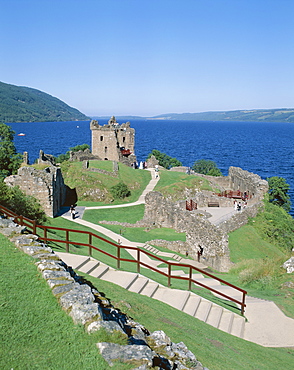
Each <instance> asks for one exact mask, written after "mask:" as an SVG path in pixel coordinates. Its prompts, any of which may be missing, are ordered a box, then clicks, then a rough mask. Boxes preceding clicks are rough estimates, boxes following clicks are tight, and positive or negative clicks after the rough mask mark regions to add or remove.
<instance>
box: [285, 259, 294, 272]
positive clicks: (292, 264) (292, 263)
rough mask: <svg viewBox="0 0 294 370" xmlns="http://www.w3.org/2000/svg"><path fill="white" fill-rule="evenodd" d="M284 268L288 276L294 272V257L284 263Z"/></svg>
mask: <svg viewBox="0 0 294 370" xmlns="http://www.w3.org/2000/svg"><path fill="white" fill-rule="evenodd" d="M283 268H284V269H285V270H286V271H287V273H288V274H291V273H292V272H294V257H290V258H289V259H288V260H287V261H286V262H284V263H283Z"/></svg>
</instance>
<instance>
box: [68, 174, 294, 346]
mask: <svg viewBox="0 0 294 370" xmlns="http://www.w3.org/2000/svg"><path fill="white" fill-rule="evenodd" d="M157 181H158V179H156V178H155V177H154V173H153V177H152V179H151V181H150V183H149V184H148V186H147V187H146V189H145V190H144V192H143V194H142V195H141V196H140V198H139V200H138V201H137V202H134V203H129V204H128V205H125V204H124V205H117V206H103V207H86V209H102V208H118V207H126V206H128V207H130V206H132V205H137V204H143V203H144V199H145V195H146V194H147V193H148V192H149V191H152V190H153V189H154V187H155V185H156V183H157ZM84 209H85V208H84ZM84 209H83V210H84ZM83 210H81V209H79V207H77V211H78V212H79V213H78V214H77V217H76V218H75V220H73V222H76V223H79V224H81V225H84V226H88V227H90V228H92V229H94V230H96V231H98V232H100V233H102V234H104V235H106V236H108V237H109V238H111V239H113V240H114V241H118V240H119V241H120V242H121V243H122V244H123V245H125V246H135V247H146V244H144V243H136V242H131V241H129V240H128V239H126V238H124V237H123V236H121V235H119V234H116V233H114V232H112V231H110V230H108V229H106V228H105V227H103V226H100V225H96V224H93V223H91V222H88V221H85V220H82V213H83ZM205 210H206V211H208V212H209V213H211V214H213V215H212V217H211V219H210V220H211V221H212V222H213V223H214V222H217V220H219V219H220V218H222V217H224V216H225V217H226V215H229V214H233V213H234V212H232V209H226V208H217V209H216V208H213V209H210V208H206V209H205ZM63 217H65V218H67V219H70V214H69V212H68V213H64V214H63ZM130 254H131V255H133V257H134V258H135V259H136V252H135V254H134V252H132V253H130ZM171 255H172V253H171ZM65 257H66V256H65V255H64V258H65ZM142 257H143V256H142ZM70 258H72V257H70ZM142 261H143V262H145V263H147V264H151V265H153V266H154V267H156V268H158V265H159V264H160V262H159V261H156V260H152V259H150V258H149V257H148V256H145V255H144V257H143V258H142ZM65 262H66V261H65ZM181 262H184V263H187V264H188V263H193V265H194V264H195V263H196V264H197V262H196V261H191V260H188V259H187V260H182V261H181ZM92 263H94V262H92ZM199 268H205V266H204V265H202V267H199ZM108 269H109V267H108ZM90 272H91V271H90ZM118 273H119V274H120V275H119V278H118V281H117V283H119V282H120V280H123V279H122V276H124V277H129V278H128V279H130V280H131V281H133V279H131V278H130V275H129V274H132V273H128V272H122V271H118ZM137 275H138V274H137ZM111 276H113V275H111ZM198 278H199V279H200V280H201V281H203V280H202V279H203V278H204V277H203V276H202V277H201V276H198ZM111 279H113V277H111ZM116 279H117V278H116ZM204 279H205V278H204ZM205 280H206V283H207V282H208V280H210V279H207V278H206V279H205ZM111 281H112V280H111ZM130 284H131V283H129V284H127V285H130ZM145 284H147V283H145ZM153 284H156V283H155V282H153ZM158 286H159V284H157V288H156V289H155V288H154V289H155V290H154V292H155V293H154V292H153V293H152V294H151V295H149V293H148V294H146V295H149V296H153V298H156V299H159V300H162V301H163V302H166V303H167V304H170V305H173V306H174V307H175V305H174V304H173V302H174V301H175V300H176V301H179V302H178V305H179V307H181V309H182V310H183V311H185V309H187V313H189V314H190V312H189V310H191V309H190V308H188V306H187V302H188V301H189V300H188V298H189V297H190V296H191V294H190V292H186V295H185V294H184V292H179V293H176V290H175V289H173V290H172V291H170V292H169V293H166V290H165V289H168V288H164V289H163V288H162V287H160V289H159V288H158ZM213 287H214V288H215V282H214V283H213ZM144 289H145V288H144ZM144 289H143V291H142V293H141V292H140V294H144ZM152 289H153V288H152ZM158 289H159V290H158ZM218 289H220V290H222V291H223V292H224V293H227V294H228V295H230V296H233V294H235V293H233V292H232V291H231V290H230V289H231V288H229V287H226V286H222V285H220V287H219V288H218ZM157 291H158V292H157ZM156 292H157V293H156ZM177 294H178V297H176V296H177ZM172 296H174V298H172ZM236 298H238V299H240V297H237V296H236ZM189 299H190V298H189ZM192 299H193V300H194V301H195V300H196V299H197V298H195V297H194V296H193V297H192ZM198 299H199V297H198ZM181 300H184V302H182V303H181V302H180V301H181ZM205 304H206V305H209V304H208V303H207V302H205ZM198 305H199V303H197V306H198ZM246 305H247V307H246V311H245V316H246V318H247V322H246V323H245V321H243V320H242V322H240V323H239V325H238V329H233V328H232V325H233V324H232V322H233V321H232V319H231V324H228V325H229V327H230V330H229V331H228V330H224V331H227V332H230V333H231V334H233V335H236V336H239V337H241V338H244V339H245V340H248V341H251V342H254V343H257V344H260V345H262V346H266V347H294V320H293V319H291V318H289V317H287V316H285V315H284V314H283V312H282V311H281V310H280V309H279V308H278V307H277V306H276V305H275V303H273V302H270V301H266V300H262V299H258V298H254V297H248V296H247V298H246ZM194 306H195V304H194ZM214 306H215V305H214ZM214 306H213V307H212V305H211V304H210V306H209V309H208V310H207V309H205V313H204V314H201V315H200V317H198V318H199V319H200V320H201V319H202V316H203V317H204V319H203V320H202V321H205V322H207V323H210V322H209V320H211V322H212V323H211V325H213V326H215V327H219V325H222V324H220V323H221V319H220V318H221V317H222V315H223V314H220V311H219V309H218V310H217V309H216V308H215V307H214ZM176 308H178V307H176ZM212 311H213V312H215V315H214V316H213V315H212V316H211V317H212V318H211V319H209V317H210V312H212ZM185 312H186V311H185ZM193 312H194V311H193ZM221 312H224V311H223V310H222V311H221ZM193 316H195V317H197V314H196V313H195V312H194V313H193ZM215 316H217V317H218V318H219V319H218V325H216V324H215V320H216V319H215ZM223 325H224V324H223ZM225 326H227V325H225ZM236 327H237V326H236ZM219 328H220V329H221V330H223V329H222V328H221V327H219ZM234 330H235V332H234Z"/></svg>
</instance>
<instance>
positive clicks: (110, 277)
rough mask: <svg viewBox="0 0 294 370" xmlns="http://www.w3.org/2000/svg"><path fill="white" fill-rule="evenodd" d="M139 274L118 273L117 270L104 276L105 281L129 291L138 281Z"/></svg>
mask: <svg viewBox="0 0 294 370" xmlns="http://www.w3.org/2000/svg"><path fill="white" fill-rule="evenodd" d="M137 277H138V274H136V273H133V272H126V271H116V270H112V269H111V270H110V269H109V270H108V271H107V272H106V273H105V274H104V275H103V278H102V279H103V280H106V281H109V282H111V283H114V284H117V285H120V286H121V287H123V288H125V289H128V287H129V286H131V285H132V283H133V282H134V281H135V280H136V279H137Z"/></svg>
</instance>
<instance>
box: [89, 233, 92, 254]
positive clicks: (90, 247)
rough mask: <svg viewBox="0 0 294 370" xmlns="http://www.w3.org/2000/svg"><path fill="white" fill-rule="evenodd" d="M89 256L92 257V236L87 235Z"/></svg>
mask: <svg viewBox="0 0 294 370" xmlns="http://www.w3.org/2000/svg"><path fill="white" fill-rule="evenodd" d="M89 256H90V257H92V234H89Z"/></svg>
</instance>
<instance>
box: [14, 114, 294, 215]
mask: <svg viewBox="0 0 294 370" xmlns="http://www.w3.org/2000/svg"><path fill="white" fill-rule="evenodd" d="M105 123H107V120H99V124H105ZM120 123H122V122H120ZM10 126H11V127H12V129H13V130H14V131H15V132H16V134H19V133H25V136H17V135H16V136H15V139H14V142H15V145H16V149H17V151H18V152H20V153H22V152H24V151H27V152H28V153H29V161H30V163H33V162H34V161H35V159H37V158H38V157H39V151H40V149H42V150H43V151H44V152H45V153H47V154H53V155H54V156H57V155H59V154H61V153H65V152H66V151H68V149H69V148H70V147H73V146H76V145H79V144H89V145H90V146H91V131H90V124H89V121H82V122H37V123H35V122H34V123H12V124H10ZM131 127H134V128H135V130H136V138H135V140H136V141H135V154H136V156H137V159H138V161H141V160H142V161H144V160H145V159H146V157H147V156H148V154H149V153H150V152H151V151H152V149H158V150H160V151H161V152H164V153H166V154H168V155H170V156H171V157H175V158H177V159H179V160H180V161H181V162H182V163H183V165H184V166H192V165H193V163H194V162H195V161H196V160H198V159H210V160H213V161H215V162H216V163H217V165H218V167H219V168H220V169H221V171H222V172H223V174H224V175H227V173H228V168H229V167H230V166H237V167H241V168H243V169H244V170H247V171H250V172H254V173H257V174H258V175H260V176H261V177H262V178H264V179H266V178H267V177H271V176H281V177H284V178H285V179H286V181H287V183H288V184H290V187H291V188H290V196H291V201H292V205H294V171H293V169H294V146H293V142H294V124H293V123H260V122H214V121H179V120H162V121H159V120H131ZM291 214H292V216H293V215H294V212H293V209H292V211H291Z"/></svg>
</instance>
